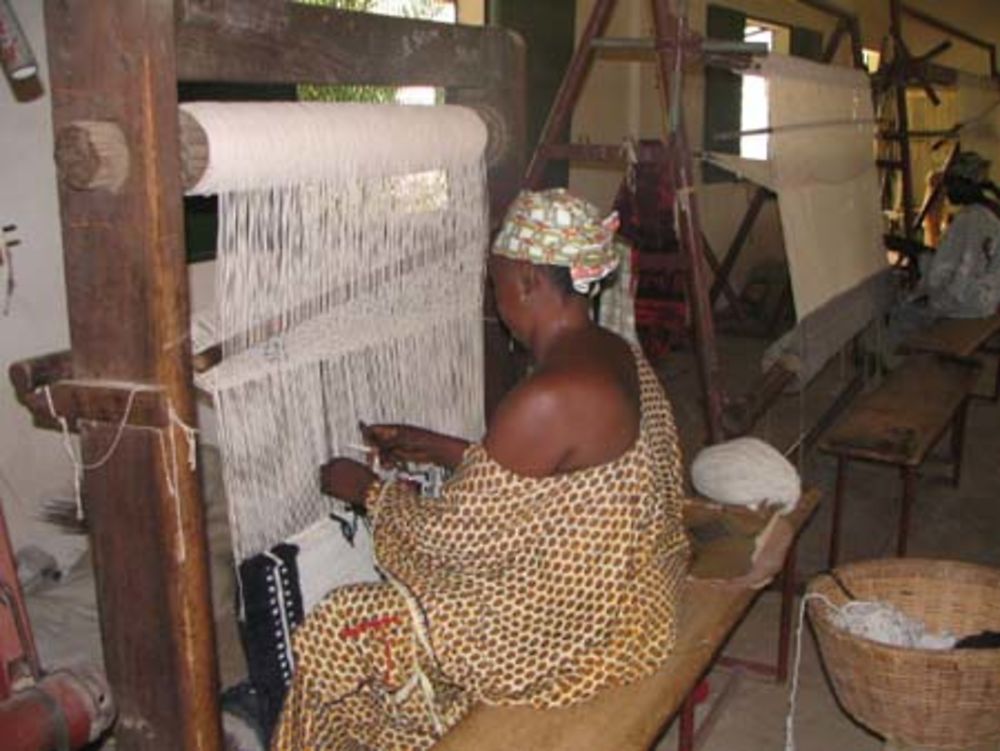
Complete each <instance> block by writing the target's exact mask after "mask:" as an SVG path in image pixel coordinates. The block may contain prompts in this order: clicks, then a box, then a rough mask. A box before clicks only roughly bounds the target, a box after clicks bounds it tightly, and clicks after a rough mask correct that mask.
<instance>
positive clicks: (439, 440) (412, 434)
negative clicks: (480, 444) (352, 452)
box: [361, 423, 469, 469]
mask: <svg viewBox="0 0 1000 751" xmlns="http://www.w3.org/2000/svg"><path fill="white" fill-rule="evenodd" d="M361 435H362V437H363V438H364V440H365V443H367V444H369V445H370V446H372V447H373V448H374V449H375V450H376V451H377V452H378V457H379V460H380V461H382V462H384V463H386V464H390V465H396V464H403V463H406V462H414V463H418V464H437V465H438V466H441V467H444V468H445V469H455V467H457V466H458V465H459V463H460V462H461V461H462V456H463V454H465V451H466V449H468V448H469V442H468V441H466V440H465V439H463V438H455V437H453V436H449V435H444V434H442V433H435V432H434V431H433V430H426V429H425V428H417V427H414V426H412V425H365V424H364V423H362V424H361Z"/></svg>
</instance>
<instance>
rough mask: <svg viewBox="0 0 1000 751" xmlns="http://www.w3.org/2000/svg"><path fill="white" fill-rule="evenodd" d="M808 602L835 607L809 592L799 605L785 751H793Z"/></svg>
mask: <svg viewBox="0 0 1000 751" xmlns="http://www.w3.org/2000/svg"><path fill="white" fill-rule="evenodd" d="M810 600H822V601H824V602H825V603H826V604H827V605H828V606H829V607H831V608H833V609H837V606H836V605H834V604H833V602H832V601H831V600H830V598H828V597H827V596H826V595H822V594H820V593H818V592H809V593H807V594H805V595H804V596H803V597H802V601H801V603H800V604H799V624H798V626H797V627H796V629H795V665H794V667H793V668H792V685H791V689H790V691H789V695H788V715H787V716H786V717H785V751H795V707H796V699H797V696H798V692H799V668H800V667H801V665H802V631H803V628H804V626H805V620H806V604H807V603H808V602H809V601H810Z"/></svg>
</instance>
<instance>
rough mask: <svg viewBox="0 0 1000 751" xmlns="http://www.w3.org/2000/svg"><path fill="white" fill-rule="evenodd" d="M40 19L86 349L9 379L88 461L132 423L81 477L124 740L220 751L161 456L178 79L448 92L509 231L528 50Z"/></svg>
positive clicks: (376, 36) (116, 8)
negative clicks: (477, 118)
mask: <svg viewBox="0 0 1000 751" xmlns="http://www.w3.org/2000/svg"><path fill="white" fill-rule="evenodd" d="M45 20H46V33H47V38H48V51H49V61H50V76H51V83H50V88H51V91H52V100H53V101H52V106H53V127H54V130H55V136H56V156H57V164H58V167H59V195H60V206H61V217H62V227H63V249H64V260H65V277H66V289H67V302H68V307H69V319H70V337H71V341H72V347H73V348H72V352H67V353H58V354H56V355H51V356H47V357H44V358H37V359H35V360H32V361H29V362H25V363H20V364H17V365H15V366H14V367H13V368H12V373H11V375H12V380H13V381H14V382H15V386H16V389H17V392H18V394H19V397H20V398H21V399H22V401H23V402H24V403H25V405H26V406H28V407H29V409H31V410H32V412H33V414H34V415H35V417H36V423H37V424H38V425H40V426H43V427H50V428H52V427H57V421H56V420H54V419H53V417H52V414H51V413H50V410H49V407H48V400H47V395H45V394H44V387H46V386H48V387H49V388H48V395H51V399H52V402H53V404H54V407H55V412H56V413H57V414H59V415H61V416H63V417H65V418H66V419H67V421H68V423H69V425H70V427H71V428H72V429H73V430H76V431H78V432H79V434H80V441H81V448H82V458H83V461H84V462H85V463H86V462H94V461H95V459H97V458H99V457H101V456H102V455H103V454H104V452H105V451H106V450H107V447H108V446H110V445H111V442H112V441H113V440H114V439H115V435H116V433H117V432H118V429H119V423H122V422H123V421H124V425H123V429H122V432H121V439H120V442H119V443H118V444H117V447H116V449H115V451H114V452H113V453H112V454H111V456H110V458H109V459H108V461H107V462H106V463H104V464H103V465H102V466H100V467H99V468H95V469H93V470H91V471H88V472H87V473H86V475H85V477H84V478H83V495H84V502H85V507H86V513H87V518H88V521H89V528H90V532H91V539H92V543H93V550H94V562H95V569H96V577H97V593H98V604H99V609H100V616H101V631H102V636H103V642H104V653H105V663H106V668H107V672H108V677H109V680H110V683H111V686H112V690H113V691H114V693H115V695H116V697H117V700H118V703H119V706H120V718H119V722H118V726H117V733H116V735H117V741H118V744H119V747H120V748H124V749H150V750H151V751H152V750H153V749H165V748H170V749H190V750H194V749H198V750H204V751H215V750H216V749H219V748H221V735H220V726H219V707H218V698H217V697H218V677H217V666H216V655H215V629H214V622H213V617H212V610H211V600H210V596H209V578H208V567H207V553H206V534H205V520H204V512H203V506H202V502H201V498H200V493H199V488H198V482H197V477H196V475H195V473H194V472H193V471H192V470H191V469H190V468H189V467H188V466H187V464H186V463H184V462H180V463H179V465H178V466H177V467H176V475H175V478H176V481H175V483H171V482H170V481H169V479H168V476H167V475H166V474H165V473H166V471H167V470H168V467H167V466H166V464H167V457H166V454H165V452H162V449H161V441H163V440H167V439H169V440H174V441H177V442H180V443H179V445H184V443H183V442H184V440H185V438H184V436H183V432H182V431H181V430H180V429H179V428H178V426H177V424H176V422H175V421H174V420H172V418H171V410H173V411H174V413H175V414H176V415H177V416H178V417H179V418H180V419H181V420H183V421H184V422H186V423H188V424H194V421H195V413H194V400H193V395H192V386H191V352H190V347H189V343H188V336H187V334H188V322H189V320H188V319H189V301H188V281H187V273H186V268H185V261H184V242H183V238H184V230H183V219H182V214H181V196H182V169H181V154H180V138H179V126H178V110H177V84H178V81H212V82H226V83H282V84H296V83H317V84H343V83H350V84H375V85H397V86H399V85H431V86H438V87H443V88H445V90H446V92H447V99H448V101H449V102H452V103H458V104H464V105H467V106H471V107H473V108H475V109H476V110H477V111H478V112H479V113H480V114H481V116H482V117H483V119H484V120H485V121H486V123H487V126H488V128H489V132H490V147H489V154H488V161H489V183H490V196H491V200H492V206H491V210H492V216H493V218H494V221H496V220H498V219H499V217H500V212H501V210H502V209H503V208H504V207H505V206H506V205H507V203H508V202H509V201H510V200H511V198H512V197H513V196H514V194H515V193H516V190H517V188H518V185H519V179H520V175H521V166H522V164H521V163H522V151H523V138H524V136H523V115H524V113H523V87H524V62H523V48H522V45H521V43H520V41H519V39H518V38H517V37H516V35H514V34H513V33H511V32H507V31H504V30H502V29H497V28H472V27H462V26H452V25H444V24H436V23H430V22H421V21H412V20H404V19H394V18H385V17H378V16H373V15H366V14H358V13H350V12H343V11H336V10H331V9H326V8H317V7H313V6H305V5H298V4H293V3H285V2H283V1H282V0H107V1H106V2H100V3H94V2H91V1H90V0H47V2H46V6H45ZM486 342H487V344H486V352H487V354H486V356H487V387H486V391H487V393H486V398H487V404H488V405H489V404H492V403H495V401H496V400H497V399H498V398H499V396H500V394H502V393H503V391H504V390H505V388H506V385H507V379H508V378H509V376H510V369H509V368H508V367H507V351H506V340H505V337H504V335H503V334H502V332H501V329H500V328H499V324H498V323H497V321H496V319H495V317H492V318H491V317H489V316H488V317H487V324H486ZM137 388H138V390H136V389H137ZM130 400H131V401H133V402H134V403H133V404H132V408H131V410H128V409H127V405H128V404H129V401H130ZM126 415H127V418H126V417H125V416H126ZM161 452H162V453H161ZM169 469H170V471H171V472H173V471H174V468H173V467H169ZM174 491H176V492H174Z"/></svg>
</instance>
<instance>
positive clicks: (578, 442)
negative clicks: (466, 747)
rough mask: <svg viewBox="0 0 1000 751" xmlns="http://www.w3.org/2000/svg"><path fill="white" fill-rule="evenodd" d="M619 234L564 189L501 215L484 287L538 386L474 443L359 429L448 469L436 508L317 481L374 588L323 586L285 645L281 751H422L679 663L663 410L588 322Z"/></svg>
mask: <svg viewBox="0 0 1000 751" xmlns="http://www.w3.org/2000/svg"><path fill="white" fill-rule="evenodd" d="M616 219H617V217H616V216H615V215H612V217H609V218H608V219H607V220H604V221H603V222H602V221H601V217H600V214H599V213H598V211H597V209H596V208H595V207H594V206H592V205H590V204H588V203H587V202H585V201H582V200H580V199H577V198H574V197H573V196H571V195H569V194H567V193H566V192H565V191H563V190H555V191H545V192H542V193H528V192H526V193H522V194H521V195H520V196H519V197H518V198H517V200H516V201H515V202H514V204H513V205H512V207H511V209H510V211H509V213H508V215H507V219H506V222H505V224H504V227H503V229H502V230H501V232H500V234H499V236H498V237H497V240H496V243H495V245H494V247H493V252H492V256H491V260H490V277H491V279H492V283H493V288H494V291H495V295H496V300H497V307H498V310H499V313H500V316H501V318H502V319H503V321H504V323H505V324H506V326H507V327H508V329H509V330H510V332H511V334H512V335H513V336H514V337H515V338H516V339H517V340H518V341H519V342H520V343H522V344H523V345H524V346H525V347H527V348H528V350H529V351H530V352H531V354H532V356H533V358H534V369H533V370H532V372H531V374H530V375H529V376H528V377H526V378H525V379H524V381H523V382H522V383H520V384H519V385H518V386H517V387H516V388H515V389H513V390H512V391H511V392H510V393H509V394H508V395H507V396H506V397H505V398H504V400H503V401H502V402H501V403H500V405H499V406H498V407H497V410H496V413H495V414H494V415H493V418H492V420H491V422H490V425H489V427H488V430H487V432H486V435H485V437H484V438H483V439H482V441H481V442H480V443H476V444H469V443H468V442H466V441H463V440H461V439H456V438H450V437H446V436H442V435H439V434H435V433H432V432H429V431H426V430H422V429H419V428H413V427H409V426H402V425H379V426H372V427H370V428H367V429H366V430H365V433H366V439H367V440H368V441H369V443H370V444H372V445H373V447H374V448H375V449H376V450H377V451H378V452H379V454H380V455H381V457H382V458H384V459H387V460H389V461H421V462H423V461H432V462H436V463H440V464H442V465H445V466H448V467H452V468H454V474H453V476H452V477H451V478H450V479H449V480H448V481H447V482H446V483H445V486H444V489H443V493H442V497H441V498H439V499H436V500H432V499H424V498H421V497H419V496H417V495H416V494H415V493H414V492H413V491H412V490H410V489H408V488H407V487H406V486H404V485H401V484H383V483H382V482H380V481H379V480H377V479H376V477H375V475H374V474H373V473H372V472H371V471H370V470H369V469H368V468H367V467H366V466H364V465H362V464H359V463H357V462H353V461H351V460H349V459H338V460H336V461H335V462H332V463H331V464H329V465H327V467H326V474H325V476H324V487H325V488H326V489H327V491H328V492H332V493H333V494H334V495H336V496H338V497H340V498H342V499H344V500H347V501H349V502H352V503H355V504H357V505H361V506H364V508H365V509H366V511H367V514H368V516H369V518H370V520H371V522H372V524H373V527H374V540H375V550H376V557H377V559H378V564H379V567H380V569H381V570H382V571H383V573H384V575H385V579H386V582H385V583H383V584H365V585H356V586H349V587H344V588H342V589H338V590H335V591H334V592H332V593H331V594H330V595H329V596H328V597H327V599H326V600H325V601H324V602H323V603H321V604H320V605H318V606H317V607H316V609H315V610H314V611H313V613H312V614H310V616H309V617H308V618H307V619H306V621H305V623H304V624H303V625H302V627H301V628H300V629H299V630H298V632H297V633H296V634H295V638H294V651H295V677H294V682H293V685H292V688H291V690H290V693H289V695H288V697H287V698H286V700H285V706H284V708H283V710H282V715H281V720H280V722H279V727H278V729H277V732H276V735H275V738H274V741H273V748H274V749H279V750H281V751H291V750H292V749H300V750H301V749H319V748H322V749H372V750H375V749H377V750H378V751H403V750H404V749H405V750H406V751H414V750H417V749H425V748H428V747H429V746H431V745H433V743H434V742H435V740H436V739H437V738H438V737H439V736H440V735H441V734H443V733H444V732H445V731H446V730H447V729H448V728H449V727H451V726H452V725H454V724H455V723H456V722H458V720H459V719H460V718H461V717H462V716H463V714H465V712H466V711H468V709H470V708H471V707H472V706H473V704H475V703H477V702H486V703H492V704H530V705H533V706H536V707H554V706H560V705H565V704H569V703H572V702H577V701H581V700H584V699H587V698H589V697H591V696H592V695H593V694H595V693H596V692H597V691H599V690H600V689H602V688H604V687H607V686H612V685H617V684H622V683H627V682H630V681H634V680H636V679H638V678H641V677H643V676H645V675H647V674H649V673H651V672H653V671H654V670H655V669H656V668H657V666H658V665H660V664H661V663H662V662H663V661H664V659H665V658H666V657H667V656H668V655H669V653H670V651H671V648H672V646H673V641H674V633H675V625H674V624H675V612H674V611H675V606H676V601H677V598H678V594H679V592H680V587H681V583H682V580H683V577H684V573H685V570H686V565H687V560H688V544H687V540H686V538H685V534H684V531H683V528H682V525H681V500H682V492H683V491H682V481H681V461H680V452H679V447H678V442H677V436H676V433H675V429H674V423H673V418H672V416H671V410H670V405H669V402H668V401H667V398H666V396H665V394H664V392H663V389H662V387H661V386H660V384H659V382H658V380H657V378H656V375H655V374H654V372H653V371H652V369H651V368H650V366H649V364H648V363H647V362H646V361H645V360H644V359H643V357H642V355H641V354H640V352H639V351H638V349H632V348H630V347H629V345H627V344H626V343H625V342H624V341H623V340H621V339H619V338H618V337H617V336H616V335H614V334H612V333H610V332H608V331H606V330H604V329H602V328H600V327H598V326H597V325H595V324H594V323H592V322H591V320H590V317H589V314H588V312H589V298H588V294H589V293H590V292H591V291H593V289H594V288H595V287H596V285H598V284H599V283H600V280H601V279H602V278H604V277H605V276H607V275H609V274H610V273H612V271H613V270H614V268H615V267H616V265H617V263H618V250H617V249H616V247H615V241H614V230H615V228H616V224H617V222H616Z"/></svg>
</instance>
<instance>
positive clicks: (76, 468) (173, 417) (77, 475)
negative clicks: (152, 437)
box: [42, 386, 198, 562]
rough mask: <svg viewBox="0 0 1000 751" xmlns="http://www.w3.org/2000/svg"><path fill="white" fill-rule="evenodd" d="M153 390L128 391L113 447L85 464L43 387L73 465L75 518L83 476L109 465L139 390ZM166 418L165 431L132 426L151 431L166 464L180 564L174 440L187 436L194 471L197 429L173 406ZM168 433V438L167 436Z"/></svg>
mask: <svg viewBox="0 0 1000 751" xmlns="http://www.w3.org/2000/svg"><path fill="white" fill-rule="evenodd" d="M149 390H151V389H150V388H149V387H148V386H133V387H132V389H131V390H130V391H129V395H128V400H127V401H126V402H125V411H124V413H123V414H122V418H121V420H120V421H119V422H118V426H117V428H116V429H115V435H114V438H113V439H112V440H111V443H110V445H109V446H108V448H107V449H106V450H105V452H104V454H103V455H102V456H101V458H100V459H98V460H96V461H94V462H90V463H87V462H84V461H83V457H82V453H81V454H78V453H77V451H76V450H75V449H74V448H73V440H72V437H71V435H70V431H69V421H68V420H67V419H66V418H65V417H64V416H62V415H60V414H59V413H58V412H57V411H56V406H55V402H54V401H53V399H52V389H51V388H50V387H49V386H44V387H42V392H43V393H44V394H45V402H46V404H47V406H48V408H49V413H50V414H51V415H52V417H53V418H54V419H55V420H56V421H57V422H58V423H59V426H60V428H61V429H62V438H63V450H64V451H65V453H66V456H67V457H69V460H70V463H71V464H72V465H73V490H74V501H75V503H76V517H77V520H78V521H83V518H84V513H83V474H84V472H87V471H90V470H94V469H99V468H100V467H103V466H104V465H105V464H107V463H108V462H109V461H110V460H111V457H112V456H114V453H115V451H116V449H117V448H118V445H119V444H120V443H121V440H122V436H123V435H124V434H125V428H126V427H127V426H128V420H129V417H130V416H131V415H132V408H133V407H134V405H135V396H136V394H138V393H139V392H140V391H149ZM167 416H168V421H169V422H168V425H167V427H166V428H154V427H151V426H149V425H132V426H131V427H132V428H133V429H134V430H145V431H152V432H154V433H156V435H157V438H158V440H159V444H160V458H161V460H162V464H163V472H164V478H163V479H164V481H165V483H166V485H167V491H168V493H169V495H170V497H171V498H172V499H173V500H174V511H175V514H176V523H177V560H178V562H183V561H184V560H185V559H186V558H187V544H186V540H185V536H184V519H183V510H182V508H181V496H180V467H179V463H178V461H177V439H176V438H175V437H174V429H175V428H176V429H178V430H180V431H181V434H182V435H183V436H184V440H185V442H186V443H187V462H188V467H190V469H191V471H192V472H193V471H195V470H196V469H197V467H198V451H197V441H198V439H197V434H198V430H197V428H193V427H192V426H190V425H188V424H187V423H186V422H184V420H183V419H182V418H181V417H180V415H178V414H177V411H176V410H175V409H174V407H173V405H172V404H169V403H168V405H167ZM164 433H166V435H164ZM168 440H169V443H170V448H169V451H168V449H167V441H168Z"/></svg>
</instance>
